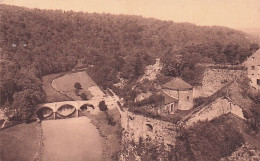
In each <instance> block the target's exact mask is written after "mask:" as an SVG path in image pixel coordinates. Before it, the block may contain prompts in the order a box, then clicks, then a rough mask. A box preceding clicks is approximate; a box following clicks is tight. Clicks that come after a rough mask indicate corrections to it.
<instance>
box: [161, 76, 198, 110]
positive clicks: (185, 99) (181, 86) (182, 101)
mask: <svg viewBox="0 0 260 161" xmlns="http://www.w3.org/2000/svg"><path fill="white" fill-rule="evenodd" d="M162 91H163V92H164V93H166V94H167V95H169V96H170V97H172V98H174V99H176V100H178V108H177V109H179V110H189V109H191V108H192V107H193V87H192V86H191V85H190V84H188V83H187V82H185V81H183V80H182V79H180V78H173V79H172V80H171V81H169V82H167V83H165V84H163V85H162ZM175 109H176V107H175Z"/></svg>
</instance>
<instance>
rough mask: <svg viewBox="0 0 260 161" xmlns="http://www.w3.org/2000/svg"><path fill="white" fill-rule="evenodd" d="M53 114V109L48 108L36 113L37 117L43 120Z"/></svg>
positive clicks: (42, 108)
mask: <svg viewBox="0 0 260 161" xmlns="http://www.w3.org/2000/svg"><path fill="white" fill-rule="evenodd" d="M52 114H53V109H52V108H50V107H47V106H43V107H41V108H40V109H38V110H37V111H36V115H37V117H38V118H40V119H41V120H42V119H44V118H47V117H49V116H51V115H52Z"/></svg>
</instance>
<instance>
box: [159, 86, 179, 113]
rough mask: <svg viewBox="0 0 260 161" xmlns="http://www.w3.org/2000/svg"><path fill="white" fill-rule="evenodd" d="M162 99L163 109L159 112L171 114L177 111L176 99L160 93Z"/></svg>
mask: <svg viewBox="0 0 260 161" xmlns="http://www.w3.org/2000/svg"><path fill="white" fill-rule="evenodd" d="M160 94H161V95H162V96H163V97H164V100H163V108H162V109H161V111H160V112H163V113H167V114H173V113H174V111H175V110H177V109H178V102H179V100H178V99H176V98H173V97H171V96H169V95H168V94H166V93H165V92H163V91H161V93H160Z"/></svg>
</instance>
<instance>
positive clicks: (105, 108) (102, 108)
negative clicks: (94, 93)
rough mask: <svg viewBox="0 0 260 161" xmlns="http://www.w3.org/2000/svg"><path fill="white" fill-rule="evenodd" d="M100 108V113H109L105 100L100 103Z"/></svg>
mask: <svg viewBox="0 0 260 161" xmlns="http://www.w3.org/2000/svg"><path fill="white" fill-rule="evenodd" d="M98 107H99V110H100V111H107V110H108V109H107V105H106V103H105V101H104V100H103V101H100V102H99V104H98Z"/></svg>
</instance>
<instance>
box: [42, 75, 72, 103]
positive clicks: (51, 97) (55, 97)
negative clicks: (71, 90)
mask: <svg viewBox="0 0 260 161" xmlns="http://www.w3.org/2000/svg"><path fill="white" fill-rule="evenodd" d="M63 74H64V73H58V74H50V75H47V76H44V77H43V78H42V80H43V85H42V88H43V90H44V92H45V94H46V99H45V102H60V101H71V100H72V99H70V98H69V97H67V96H66V95H64V94H61V93H60V92H58V91H56V90H55V89H54V88H53V87H52V80H53V79H55V78H57V77H60V76H62V75H63Z"/></svg>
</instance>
